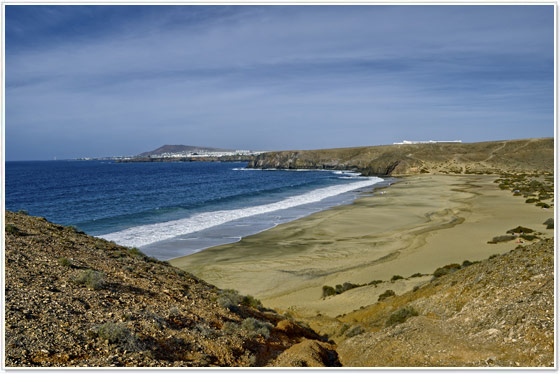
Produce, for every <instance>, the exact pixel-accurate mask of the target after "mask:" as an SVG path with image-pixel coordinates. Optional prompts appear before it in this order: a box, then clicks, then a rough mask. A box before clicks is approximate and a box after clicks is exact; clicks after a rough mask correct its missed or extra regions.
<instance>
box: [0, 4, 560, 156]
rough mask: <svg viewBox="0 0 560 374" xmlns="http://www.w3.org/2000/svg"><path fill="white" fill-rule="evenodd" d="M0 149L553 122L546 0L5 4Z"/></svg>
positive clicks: (498, 130)
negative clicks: (510, 1)
mask: <svg viewBox="0 0 560 374" xmlns="http://www.w3.org/2000/svg"><path fill="white" fill-rule="evenodd" d="M5 8H6V13H5V20H6V22H5V37H6V44H5V60H6V61H5V64H6V65H5V67H6V70H5V72H6V80H5V103H6V106H5V116H6V117H5V118H6V121H5V134H6V136H5V146H6V148H5V152H6V160H8V161H10V160H50V159H53V158H54V157H56V158H57V159H64V158H77V157H103V156H117V155H135V154H139V153H141V152H145V151H149V150H153V149H155V148H158V147H159V146H161V145H164V144H184V145H196V146H209V147H220V148H231V149H251V150H287V149H318V148H334V147H352V146H365V145H380V144H391V143H393V142H397V141H402V140H404V139H406V140H462V141H463V142H476V141H485V140H503V139H519V138H530V137H551V136H554V8H553V5H546V6H544V5H534V6H528V5H516V6H513V5H500V6H474V5H470V6H459V5H438V6H436V5H422V6H418V5H416V6H412V5H408V6H405V5H390V6H382V5H365V6H325V5H323V6H317V5H316V6H224V5H219V6H208V5H202V6H200V5H199V6H196V5H179V6H140V5H127V6H117V5H108V6H72V5H59V6H44V5H6V6H5Z"/></svg>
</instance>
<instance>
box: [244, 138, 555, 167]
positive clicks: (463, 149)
mask: <svg viewBox="0 0 560 374" xmlns="http://www.w3.org/2000/svg"><path fill="white" fill-rule="evenodd" d="M248 167H250V168H264V169H267V168H282V169H345V170H356V171H359V172H361V173H362V174H364V175H405V174H418V173H444V174H448V173H452V174H476V173H479V174H481V173H482V174H485V173H487V174H501V173H508V172H543V171H544V172H552V171H553V170H554V139H553V138H540V139H522V140H504V141H492V142H482V143H436V144H410V145H408V144H403V145H385V146H374V147H357V148H338V149H321V150H311V151H282V152H267V153H264V154H261V155H259V156H257V157H256V158H255V159H254V160H253V161H251V162H249V166H248Z"/></svg>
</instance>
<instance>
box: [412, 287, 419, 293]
mask: <svg viewBox="0 0 560 374" xmlns="http://www.w3.org/2000/svg"><path fill="white" fill-rule="evenodd" d="M419 289H420V286H418V285H417V286H414V288H413V289H412V292H416V291H418V290H419Z"/></svg>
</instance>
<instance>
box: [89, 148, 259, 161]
mask: <svg viewBox="0 0 560 374" xmlns="http://www.w3.org/2000/svg"><path fill="white" fill-rule="evenodd" d="M266 152H268V151H250V150H245V149H237V150H234V151H204V150H197V151H184V152H164V153H158V154H151V155H149V156H147V158H184V157H189V158H204V157H228V156H256V155H260V154H261V153H266ZM139 157H140V156H110V157H81V158H78V160H133V159H136V158H139Z"/></svg>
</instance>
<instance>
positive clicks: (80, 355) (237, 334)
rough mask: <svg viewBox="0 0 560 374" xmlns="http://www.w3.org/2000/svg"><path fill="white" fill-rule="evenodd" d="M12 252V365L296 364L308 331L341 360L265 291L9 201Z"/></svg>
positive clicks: (325, 349)
mask: <svg viewBox="0 0 560 374" xmlns="http://www.w3.org/2000/svg"><path fill="white" fill-rule="evenodd" d="M5 258H6V263H5V269H6V273H5V274H6V276H5V279H6V298H5V301H6V302H5V323H6V324H5V328H6V329H5V331H6V333H5V338H6V340H5V341H6V345H5V357H6V366H8V367H28V366H88V367H109V366H154V367H160V366H266V365H289V364H290V363H291V361H289V360H280V361H277V360H276V359H277V357H278V356H280V355H281V354H282V352H284V351H286V350H287V349H289V348H290V347H292V346H294V345H298V344H299V343H300V342H309V341H311V342H317V344H319V346H320V347H322V348H321V352H320V354H321V355H327V356H328V357H330V358H331V361H323V362H324V364H325V365H326V364H331V363H335V362H337V360H336V357H337V356H336V351H334V346H332V345H330V344H328V343H326V342H324V339H323V338H321V337H320V336H319V335H317V334H316V333H315V332H313V331H312V330H311V329H309V328H307V327H305V326H302V325H300V324H298V323H297V322H293V321H289V320H287V319H286V318H285V317H284V316H281V315H279V314H277V313H276V312H274V311H273V310H269V309H265V308H263V307H262V306H261V305H260V302H259V301H258V300H255V299H254V298H251V297H248V296H245V297H244V296H241V295H239V294H237V293H236V292H235V291H232V290H220V289H218V288H216V287H214V286H212V285H210V284H207V283H206V282H204V281H202V280H200V279H198V278H196V277H194V276H193V275H191V274H188V273H185V272H183V271H182V270H180V269H177V268H175V267H173V266H171V265H169V264H167V263H166V262H161V261H158V260H156V259H154V258H150V257H146V256H144V255H143V254H142V253H141V252H139V251H138V250H135V249H131V248H126V247H122V246H118V245H116V244H114V243H111V242H107V241H105V240H102V239H98V238H94V237H91V236H88V235H85V234H83V233H80V232H78V231H76V230H75V229H74V228H72V227H64V226H60V225H55V224H52V223H49V222H47V221H46V220H45V219H43V218H37V217H31V216H27V215H25V214H22V213H12V212H8V211H7V212H6V250H5ZM306 344H307V343H306ZM298 352H300V353H301V352H302V351H301V350H299V351H298ZM308 353H309V356H308V357H305V353H303V357H300V359H301V360H304V361H306V360H309V362H310V363H311V362H312V363H313V364H314V365H315V364H317V365H318V364H319V363H318V362H317V361H316V359H315V356H316V353H315V352H314V351H313V352H312V351H309V352H308ZM298 362H299V361H298ZM306 362H307V361H306Z"/></svg>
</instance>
